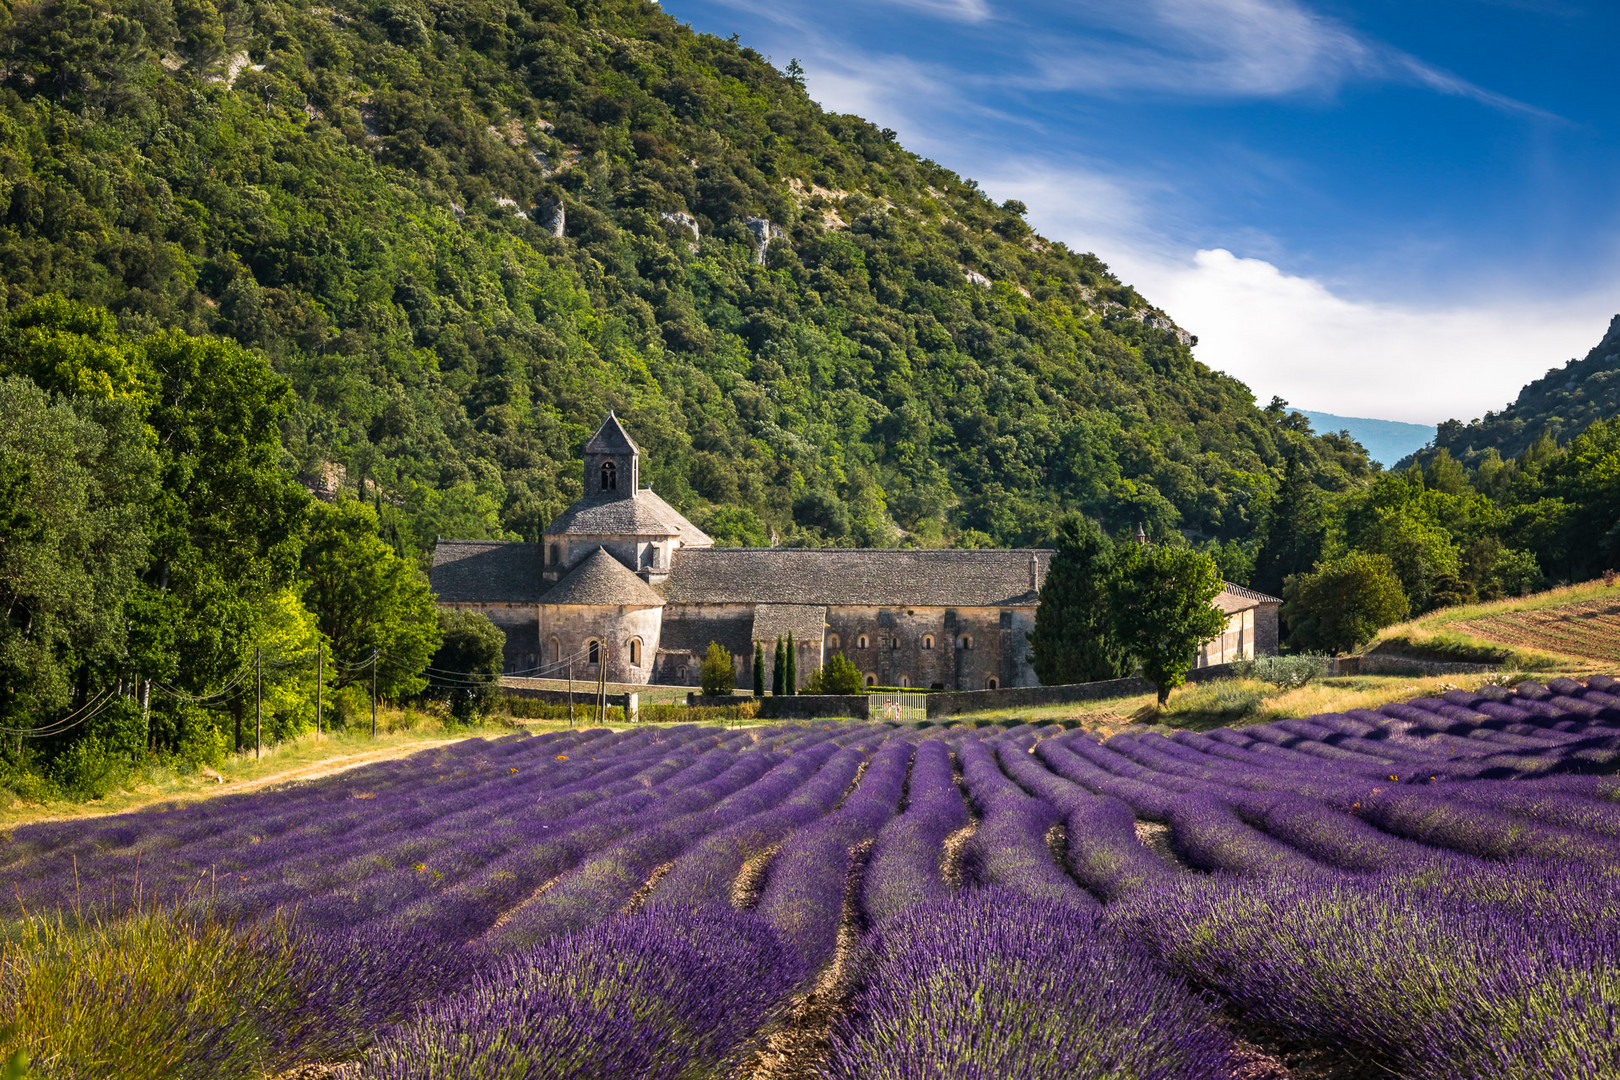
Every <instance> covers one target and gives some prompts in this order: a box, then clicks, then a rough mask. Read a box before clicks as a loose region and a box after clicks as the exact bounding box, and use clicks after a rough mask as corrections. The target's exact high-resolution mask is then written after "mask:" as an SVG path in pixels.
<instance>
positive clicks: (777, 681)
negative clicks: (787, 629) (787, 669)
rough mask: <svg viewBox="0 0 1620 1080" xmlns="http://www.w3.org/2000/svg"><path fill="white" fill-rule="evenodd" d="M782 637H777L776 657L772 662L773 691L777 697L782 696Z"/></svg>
mask: <svg viewBox="0 0 1620 1080" xmlns="http://www.w3.org/2000/svg"><path fill="white" fill-rule="evenodd" d="M783 674H784V671H783V665H782V639H781V638H777V639H776V657H775V660H774V662H773V663H772V664H771V693H772V694H773V695H775V696H777V697H781V696H782V675H783Z"/></svg>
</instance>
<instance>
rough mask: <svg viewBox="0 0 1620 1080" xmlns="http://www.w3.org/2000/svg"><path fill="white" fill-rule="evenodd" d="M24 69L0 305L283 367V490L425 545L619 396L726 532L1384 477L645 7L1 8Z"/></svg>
mask: <svg viewBox="0 0 1620 1080" xmlns="http://www.w3.org/2000/svg"><path fill="white" fill-rule="evenodd" d="M0 53H3V57H4V64H3V76H4V89H3V92H0V266H3V267H4V270H3V271H0V274H3V290H0V303H3V305H4V307H5V308H6V309H7V310H11V311H15V310H16V309H18V308H20V307H22V306H24V305H26V304H28V303H29V302H30V301H31V300H32V299H34V298H36V297H39V296H41V295H45V294H49V293H62V294H66V295H68V296H70V297H73V298H75V299H78V300H81V301H85V302H88V303H91V304H94V305H101V306H105V307H107V308H109V309H110V310H112V311H113V312H114V313H116V315H117V318H118V323H119V326H120V327H121V328H122V330H123V331H124V332H126V333H128V334H131V335H140V334H145V333H148V332H151V331H155V330H158V329H162V328H169V327H178V328H182V329H185V330H187V331H189V332H191V333H194V334H214V335H222V336H227V337H231V338H234V339H236V340H238V341H240V342H242V343H244V344H246V345H249V346H252V347H253V348H256V349H258V350H262V352H263V353H264V354H265V355H267V356H268V357H269V359H270V362H271V363H272V364H273V366H274V367H275V368H276V370H277V371H279V372H281V373H283V374H284V375H285V377H286V378H287V379H289V380H290V381H291V383H292V385H293V387H294V388H295V390H296V392H297V395H298V398H299V405H298V407H297V409H296V411H295V414H294V416H293V418H292V420H291V421H290V422H289V423H288V424H287V425H286V426H285V429H284V444H285V448H286V453H287V461H288V467H289V468H291V469H293V470H294V471H295V472H297V473H298V474H299V475H301V476H302V477H304V478H305V480H306V481H307V482H308V483H310V484H311V485H312V486H321V487H324V488H326V489H328V490H331V491H338V490H348V491H351V492H356V493H362V494H367V495H368V496H372V497H374V498H375V500H376V502H377V504H378V506H379V509H380V510H381V511H382V513H383V516H384V519H385V522H386V523H387V527H388V528H389V529H391V530H392V532H393V535H394V537H395V539H396V542H397V543H399V545H400V546H401V547H402V548H408V549H414V550H416V551H418V552H420V551H422V550H424V549H425V548H427V547H429V546H431V544H432V541H433V537H434V536H436V535H440V534H443V535H458V536H464V537H475V538H476V537H511V538H518V537H530V538H532V537H534V536H535V535H537V533H538V531H539V529H540V528H541V527H542V526H543V524H544V523H545V522H546V521H547V520H548V519H549V518H550V517H551V516H553V515H554V514H555V513H557V512H558V511H559V510H560V509H561V508H562V507H563V506H565V505H567V503H568V502H569V501H570V500H572V499H573V498H574V497H576V496H577V495H578V494H579V485H580V479H579V475H578V466H577V464H576V455H577V452H578V448H579V446H580V444H581V442H582V441H583V439H584V438H585V436H586V435H587V434H588V433H589V431H590V430H591V429H592V428H593V427H594V425H595V424H596V423H597V422H598V421H599V419H600V418H601V416H602V414H603V413H605V412H606V411H607V409H609V408H616V409H618V410H619V412H620V415H621V416H623V417H624V418H625V420H626V422H627V424H628V425H629V427H630V429H631V430H632V431H633V432H634V433H635V435H636V437H637V439H638V440H640V441H641V443H642V445H643V447H644V448H645V450H646V451H647V465H646V472H645V474H644V475H645V478H646V479H647V480H648V481H650V482H651V483H652V484H653V485H654V486H655V487H656V488H657V489H658V490H659V491H660V492H661V493H662V494H664V495H665V496H666V497H667V498H669V499H670V500H671V501H672V502H674V503H675V504H676V505H678V506H679V507H681V508H682V509H683V510H684V511H686V512H687V513H689V514H690V515H691V516H692V518H693V519H694V520H695V521H697V522H698V523H699V524H700V525H702V526H703V527H704V528H706V529H707V530H709V531H710V532H711V533H712V534H713V535H715V536H716V538H717V539H718V540H720V541H721V542H730V543H764V542H767V539H768V537H769V535H770V533H772V532H775V533H777V534H779V535H780V536H782V537H783V538H784V539H786V540H788V541H790V542H802V543H818V544H821V543H836V544H882V543H893V542H896V541H897V540H899V539H902V538H906V537H909V538H910V541H911V542H917V543H926V544H941V543H961V544H975V543H990V542H995V543H1016V542H1026V541H1030V540H1035V539H1039V538H1040V537H1041V536H1043V535H1044V534H1045V530H1046V529H1047V527H1048V524H1049V522H1050V521H1051V519H1052V518H1053V517H1054V516H1055V515H1056V514H1058V513H1059V512H1061V511H1063V510H1068V509H1080V510H1084V511H1086V512H1089V513H1091V514H1093V515H1094V516H1097V517H1099V518H1100V519H1102V520H1103V521H1104V522H1105V523H1107V524H1109V525H1111V526H1114V527H1123V526H1125V525H1128V524H1132V523H1135V522H1137V521H1144V522H1146V523H1147V524H1148V527H1149V529H1150V530H1151V531H1154V532H1158V533H1163V532H1166V531H1169V530H1174V529H1180V530H1183V531H1185V532H1188V533H1189V534H1191V535H1194V536H1201V537H1212V538H1227V539H1230V538H1239V537H1247V536H1250V535H1251V534H1252V533H1253V531H1254V528H1255V525H1256V522H1257V521H1258V520H1259V519H1260V518H1261V517H1262V516H1263V514H1264V513H1265V510H1266V507H1267V505H1268V503H1269V502H1270V500H1271V498H1272V495H1273V492H1274V491H1275V490H1276V487H1277V483H1278V478H1279V477H1280V475H1281V472H1282V467H1283V464H1284V461H1285V459H1287V458H1288V457H1294V458H1297V459H1298V460H1299V461H1300V462H1301V463H1302V464H1303V466H1304V468H1305V469H1306V472H1307V474H1308V476H1309V477H1310V479H1311V480H1312V481H1313V482H1314V483H1316V484H1317V485H1319V486H1321V487H1323V488H1325V489H1328V490H1345V489H1347V488H1349V487H1353V486H1355V485H1356V484H1358V483H1359V482H1361V481H1362V480H1364V479H1365V478H1366V476H1367V475H1368V465H1367V462H1366V457H1365V454H1364V453H1363V452H1362V451H1361V449H1360V447H1358V446H1357V445H1355V444H1354V443H1353V442H1351V441H1348V440H1345V439H1342V438H1339V437H1337V436H1323V437H1318V436H1314V435H1312V434H1311V433H1310V431H1309V428H1308V427H1307V426H1305V425H1304V424H1303V422H1294V421H1291V420H1290V418H1289V416H1288V415H1287V414H1286V412H1285V411H1284V410H1282V409H1280V408H1273V409H1270V410H1262V409H1259V408H1257V407H1256V405H1255V403H1254V400H1253V398H1252V395H1251V394H1250V392H1249V390H1248V389H1247V388H1246V387H1245V386H1243V385H1242V384H1241V383H1239V382H1237V381H1236V380H1234V379H1231V378H1229V377H1227V376H1224V375H1221V374H1219V373H1216V372H1213V371H1210V370H1209V369H1208V368H1206V367H1204V366H1203V365H1201V364H1199V363H1197V362H1196V361H1195V360H1194V359H1193V358H1192V355H1191V353H1190V351H1189V346H1188V342H1189V340H1190V339H1189V338H1188V336H1187V335H1186V334H1184V333H1183V332H1182V331H1180V330H1179V329H1178V328H1176V327H1175V326H1174V324H1173V323H1172V322H1171V320H1170V319H1169V318H1168V317H1167V316H1165V315H1164V313H1162V312H1160V311H1157V310H1156V309H1154V308H1153V307H1152V306H1151V305H1150V304H1149V303H1148V302H1147V301H1146V300H1144V299H1143V298H1142V297H1141V296H1139V295H1138V294H1137V293H1136V292H1135V291H1134V290H1133V289H1131V288H1130V287H1129V286H1128V285H1125V284H1123V283H1121V282H1120V281H1118V280H1117V279H1116V278H1115V277H1114V276H1113V275H1112V274H1111V273H1110V272H1109V271H1108V269H1107V267H1106V266H1104V265H1103V264H1102V263H1101V262H1100V261H1098V259H1097V258H1096V257H1094V256H1092V255H1085V254H1079V253H1075V252H1071V251H1069V250H1067V249H1066V248H1065V247H1064V246H1063V245H1062V244H1054V243H1049V242H1047V241H1045V240H1043V239H1041V238H1040V237H1038V236H1036V235H1035V234H1034V233H1033V232H1032V230H1031V229H1030V227H1029V226H1028V225H1027V224H1026V223H1025V221H1024V220H1023V217H1022V213H1023V207H1022V206H1021V205H1018V204H1015V203H1005V204H1002V205H999V206H998V205H996V204H994V203H992V202H991V201H990V200H989V199H987V198H986V197H985V195H984V194H983V193H982V192H980V191H979V190H978V188H977V185H976V184H974V183H973V182H972V181H970V180H963V179H961V178H960V177H958V176H956V175H954V174H953V173H951V172H949V171H948V170H945V169H943V168H941V167H939V166H938V165H936V164H934V163H932V162H929V161H925V160H921V159H919V158H917V157H916V156H914V155H912V154H910V153H907V152H906V151H905V150H904V149H902V148H901V147H900V146H899V145H897V143H896V141H895V137H894V133H893V132H889V131H880V130H878V129H877V128H875V127H873V126H872V125H871V124H868V123H866V122H864V121H862V120H860V119H858V118H854V117H848V116H838V115H832V114H828V113H826V112H823V111H822V110H821V109H820V108H819V107H817V106H816V105H815V104H814V103H813V102H811V101H810V100H809V98H808V97H807V96H806V94H805V91H804V89H803V86H802V81H801V80H800V79H799V78H798V77H797V68H796V67H790V68H789V71H788V73H786V74H784V73H782V72H779V71H777V70H776V69H775V68H773V67H772V66H770V64H768V63H766V61H765V60H764V59H763V58H762V57H761V56H759V55H758V54H757V53H755V52H753V51H752V50H750V49H747V48H744V47H742V46H740V45H738V44H737V43H736V42H735V41H734V40H733V41H725V40H721V39H718V38H714V37H710V36H704V35H698V34H695V33H693V32H692V31H690V30H689V29H688V28H686V27H684V26H682V25H680V24H678V23H676V22H675V21H674V20H673V19H671V18H669V17H668V16H666V15H665V14H663V13H662V12H661V11H660V10H659V9H658V8H657V7H656V5H653V4H650V3H644V2H640V0H592V2H585V0H576V2H573V3H568V2H564V0H377V2H369V0H338V2H337V3H335V4H331V5H330V6H323V7H310V6H305V5H304V4H302V3H296V2H287V0H252V2H249V0H175V2H174V3H171V2H170V0H54V2H50V3H44V4H35V5H27V6H23V5H11V4H9V3H8V5H7V7H6V8H5V22H4V26H3V29H0ZM750 219H754V220H752V221H751V220H750ZM761 238H763V239H764V241H765V243H764V244H761V243H760V239H761Z"/></svg>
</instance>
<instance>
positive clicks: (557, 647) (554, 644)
mask: <svg viewBox="0 0 1620 1080" xmlns="http://www.w3.org/2000/svg"><path fill="white" fill-rule="evenodd" d="M561 659H562V642H561V641H559V640H557V636H556V635H555V634H553V635H552V637H551V662H552V663H556V662H557V661H558V660H561Z"/></svg>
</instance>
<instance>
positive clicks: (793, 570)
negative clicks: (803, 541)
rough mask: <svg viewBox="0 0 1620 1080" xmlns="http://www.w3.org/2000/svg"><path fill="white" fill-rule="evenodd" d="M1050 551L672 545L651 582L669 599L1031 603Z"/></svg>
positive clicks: (958, 604) (706, 601)
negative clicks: (665, 575)
mask: <svg viewBox="0 0 1620 1080" xmlns="http://www.w3.org/2000/svg"><path fill="white" fill-rule="evenodd" d="M1031 556H1033V557H1034V559H1035V584H1036V587H1038V586H1039V584H1040V582H1041V581H1043V580H1044V579H1045V577H1046V568H1047V566H1048V565H1049V564H1050V563H1051V559H1052V552H1051V551H1048V550H1044V549H1037V548H1013V549H1002V550H984V551H957V550H923V549H912V548H883V549H865V550H852V549H849V548H699V549H697V550H694V551H687V550H684V549H683V550H680V551H677V552H676V553H675V558H674V560H673V565H672V567H671V569H670V576H669V579H668V580H667V581H665V582H664V583H663V584H662V585H660V586H658V590H659V591H660V592H661V593H663V594H664V597H665V598H666V599H667V600H669V601H670V602H671V603H677V604H755V603H759V604H804V605H855V606H866V607H1033V606H1034V605H1035V602H1036V595H1035V593H1036V590H1035V588H1031V585H1030V558H1031Z"/></svg>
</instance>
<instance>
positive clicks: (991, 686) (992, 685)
mask: <svg viewBox="0 0 1620 1080" xmlns="http://www.w3.org/2000/svg"><path fill="white" fill-rule="evenodd" d="M984 688H985V689H986V690H999V689H1000V688H1001V683H999V682H997V681H996V677H995V676H994V675H992V676H990V677H989V678H988V679H986V680H984Z"/></svg>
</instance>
